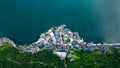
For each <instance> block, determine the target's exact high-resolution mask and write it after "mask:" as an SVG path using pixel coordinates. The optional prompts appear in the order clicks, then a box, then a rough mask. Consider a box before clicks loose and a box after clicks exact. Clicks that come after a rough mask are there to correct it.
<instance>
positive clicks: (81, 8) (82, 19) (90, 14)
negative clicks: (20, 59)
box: [0, 0, 120, 44]
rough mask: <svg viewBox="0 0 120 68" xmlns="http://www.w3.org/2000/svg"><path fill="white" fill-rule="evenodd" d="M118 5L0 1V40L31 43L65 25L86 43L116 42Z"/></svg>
mask: <svg viewBox="0 0 120 68" xmlns="http://www.w3.org/2000/svg"><path fill="white" fill-rule="evenodd" d="M119 3H120V1H113V0H99V1H98V0H0V36H6V37H9V38H10V39H12V40H14V41H15V42H17V43H18V44H25V43H32V42H34V41H36V40H37V39H38V38H39V35H40V34H41V33H43V32H46V31H47V30H48V29H50V28H51V27H52V26H58V25H61V24H66V25H67V26H68V28H70V29H71V30H72V31H73V32H74V31H77V32H79V34H80V36H81V37H83V38H84V40H85V41H87V42H91V41H93V42H103V41H106V42H119V41H120V39H119V36H120V24H119V23H120V12H119V11H120V9H119V8H120V7H119V6H120V5H119Z"/></svg>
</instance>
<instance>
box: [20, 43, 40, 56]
mask: <svg viewBox="0 0 120 68" xmlns="http://www.w3.org/2000/svg"><path fill="white" fill-rule="evenodd" d="M18 47H19V49H20V50H22V51H25V52H31V53H32V54H34V53H37V52H38V51H40V48H39V47H38V46H31V45H29V46H26V45H24V46H23V45H19V46H18Z"/></svg>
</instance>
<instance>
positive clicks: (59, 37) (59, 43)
mask: <svg viewBox="0 0 120 68" xmlns="http://www.w3.org/2000/svg"><path fill="white" fill-rule="evenodd" d="M32 45H33V46H44V47H52V48H54V49H55V50H56V51H64V50H68V49H70V48H73V47H77V48H79V49H82V50H84V51H86V50H89V51H94V50H96V49H98V50H101V51H104V52H107V51H109V50H110V48H111V47H112V46H113V47H116V48H120V43H103V44H101V43H98V44H94V43H86V42H84V40H83V39H82V38H80V36H79V34H78V32H74V33H73V32H71V31H70V30H69V29H68V28H66V25H61V26H59V27H52V28H51V29H50V30H48V32H46V33H43V34H42V35H40V39H39V40H38V41H37V42H34V43H33V44H32Z"/></svg>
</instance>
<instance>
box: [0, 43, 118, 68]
mask: <svg viewBox="0 0 120 68" xmlns="http://www.w3.org/2000/svg"><path fill="white" fill-rule="evenodd" d="M67 53H68V54H69V52H67ZM75 56H78V57H79V58H77V60H74V61H70V60H69V57H66V58H65V60H61V59H60V58H59V57H58V56H57V55H55V54H53V51H52V50H51V49H45V50H43V51H39V52H38V53H35V54H32V53H28V52H24V53H23V52H21V50H18V49H16V48H13V47H10V46H9V44H8V43H4V44H3V45H2V47H0V68H8V67H9V68H11V67H13V68H33V67H34V68H56V67H57V68H65V67H66V66H67V67H68V68H88V67H89V68H90V67H91V68H101V67H102V68H119V67H120V65H119V64H120V53H119V52H118V50H117V49H114V50H113V52H108V53H103V52H101V51H99V50H98V51H94V52H90V51H86V52H85V51H81V50H76V51H75V52H74V53H73V54H72V57H73V58H76V57H75Z"/></svg>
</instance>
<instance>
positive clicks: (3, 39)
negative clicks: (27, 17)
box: [0, 37, 16, 48]
mask: <svg viewBox="0 0 120 68" xmlns="http://www.w3.org/2000/svg"><path fill="white" fill-rule="evenodd" d="M5 42H7V43H8V44H9V45H10V46H11V47H15V48H16V45H15V43H14V42H13V41H12V40H10V39H9V38H6V37H3V38H1V39H0V46H2V44H3V43H5Z"/></svg>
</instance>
